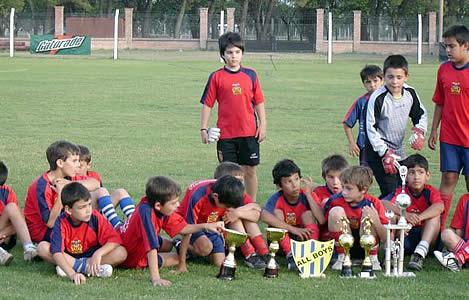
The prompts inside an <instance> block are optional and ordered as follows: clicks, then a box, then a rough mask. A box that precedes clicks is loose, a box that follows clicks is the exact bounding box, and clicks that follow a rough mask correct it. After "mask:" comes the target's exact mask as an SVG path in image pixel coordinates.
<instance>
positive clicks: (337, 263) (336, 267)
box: [332, 253, 345, 271]
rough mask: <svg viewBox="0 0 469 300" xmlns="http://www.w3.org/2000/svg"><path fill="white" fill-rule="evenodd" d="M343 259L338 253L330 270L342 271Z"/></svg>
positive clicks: (343, 255)
mask: <svg viewBox="0 0 469 300" xmlns="http://www.w3.org/2000/svg"><path fill="white" fill-rule="evenodd" d="M344 259H345V254H343V253H340V254H339V255H338V256H337V260H336V261H335V263H334V264H333V265H332V270H336V271H340V270H342V265H343V264H344Z"/></svg>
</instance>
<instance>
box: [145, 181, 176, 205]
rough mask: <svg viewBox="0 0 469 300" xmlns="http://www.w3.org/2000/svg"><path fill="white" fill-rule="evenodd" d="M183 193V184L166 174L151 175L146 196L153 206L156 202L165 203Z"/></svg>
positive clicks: (146, 187)
mask: <svg viewBox="0 0 469 300" xmlns="http://www.w3.org/2000/svg"><path fill="white" fill-rule="evenodd" d="M180 195H181V186H180V185H179V184H178V183H177V182H176V181H174V180H172V179H171V178H169V177H166V176H154V177H150V178H149V179H148V181H147V184H146V186H145V196H146V197H147V201H148V203H149V204H150V205H151V206H155V203H156V202H159V203H160V204H161V205H165V203H166V202H168V201H169V200H171V199H173V198H175V197H179V196H180Z"/></svg>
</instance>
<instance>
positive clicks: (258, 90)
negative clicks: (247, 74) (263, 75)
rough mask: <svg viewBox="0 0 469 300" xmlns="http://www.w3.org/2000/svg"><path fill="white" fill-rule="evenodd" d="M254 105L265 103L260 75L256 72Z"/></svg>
mask: <svg viewBox="0 0 469 300" xmlns="http://www.w3.org/2000/svg"><path fill="white" fill-rule="evenodd" d="M253 92H254V105H258V104H261V103H264V95H263V94H262V89H261V84H260V83H259V76H257V74H256V81H255V83H254V91H253Z"/></svg>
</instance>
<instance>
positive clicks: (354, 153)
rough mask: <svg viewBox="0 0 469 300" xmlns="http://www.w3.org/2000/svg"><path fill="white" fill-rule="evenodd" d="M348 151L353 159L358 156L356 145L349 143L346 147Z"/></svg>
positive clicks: (358, 149) (358, 151)
mask: <svg viewBox="0 0 469 300" xmlns="http://www.w3.org/2000/svg"><path fill="white" fill-rule="evenodd" d="M348 151H349V153H350V155H352V156H353V157H356V156H360V148H359V147H358V145H357V143H350V144H349V145H348Z"/></svg>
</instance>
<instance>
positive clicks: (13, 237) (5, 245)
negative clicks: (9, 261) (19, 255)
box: [0, 234, 16, 251]
mask: <svg viewBox="0 0 469 300" xmlns="http://www.w3.org/2000/svg"><path fill="white" fill-rule="evenodd" d="M15 245H16V234H13V235H11V236H10V238H9V240H8V242H6V243H1V244H0V247H1V248H3V249H4V250H7V251H8V250H10V249H11V248H13V247H15Z"/></svg>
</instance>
